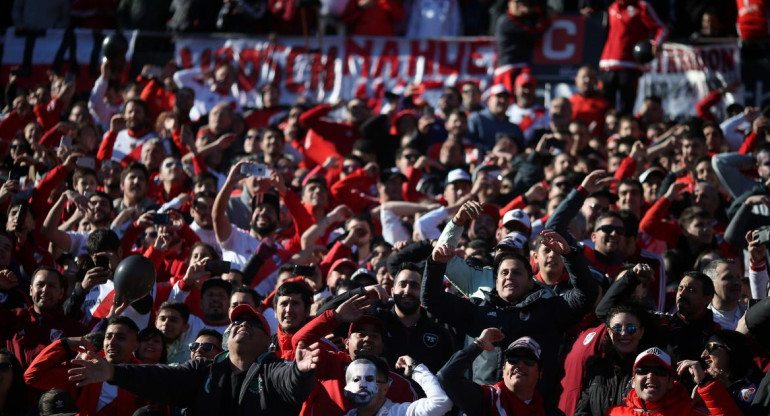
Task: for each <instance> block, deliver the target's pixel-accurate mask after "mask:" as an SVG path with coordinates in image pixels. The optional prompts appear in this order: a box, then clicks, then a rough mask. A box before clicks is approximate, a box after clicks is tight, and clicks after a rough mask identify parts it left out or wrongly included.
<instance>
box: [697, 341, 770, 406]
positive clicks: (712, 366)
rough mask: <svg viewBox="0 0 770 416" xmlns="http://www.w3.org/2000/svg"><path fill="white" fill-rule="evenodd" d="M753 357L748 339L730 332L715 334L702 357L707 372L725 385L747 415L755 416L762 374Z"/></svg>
mask: <svg viewBox="0 0 770 416" xmlns="http://www.w3.org/2000/svg"><path fill="white" fill-rule="evenodd" d="M753 356H754V354H753V352H752V351H751V349H750V348H749V344H748V341H747V340H746V336H745V335H743V334H741V333H739V332H736V331H729V330H721V331H717V332H715V333H714V334H713V335H712V336H711V337H710V338H709V340H708V343H707V344H706V348H704V350H703V354H701V359H702V360H703V363H704V366H705V367H706V368H705V369H704V370H705V372H706V373H708V374H711V376H712V377H714V378H715V379H717V380H719V381H721V382H722V384H724V385H725V387H726V388H727V391H728V392H729V393H730V396H732V398H733V400H734V401H735V403H736V404H737V405H738V407H740V408H741V410H742V411H743V414H745V415H752V414H755V413H752V412H751V409H750V407H751V403H752V402H753V400H754V396H755V394H756V392H757V390H759V383H760V381H761V375H762V374H761V372H760V371H759V368H757V366H756V364H754V361H753V360H752V357H753ZM755 410H756V409H755Z"/></svg>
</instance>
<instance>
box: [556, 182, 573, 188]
mask: <svg viewBox="0 0 770 416" xmlns="http://www.w3.org/2000/svg"><path fill="white" fill-rule="evenodd" d="M553 186H555V187H557V188H567V187H569V186H570V184H569V182H567V181H561V182H554V184H553Z"/></svg>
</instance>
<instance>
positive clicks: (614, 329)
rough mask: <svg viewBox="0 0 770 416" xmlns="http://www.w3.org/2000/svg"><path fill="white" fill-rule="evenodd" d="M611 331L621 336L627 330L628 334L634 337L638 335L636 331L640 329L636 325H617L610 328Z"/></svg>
mask: <svg viewBox="0 0 770 416" xmlns="http://www.w3.org/2000/svg"><path fill="white" fill-rule="evenodd" d="M610 330H612V332H613V333H614V334H615V335H621V334H622V333H623V331H624V330H625V332H626V334H628V335H634V334H635V333H636V331H638V330H639V328H638V327H637V326H636V325H634V324H628V325H626V326H625V327H624V326H623V325H620V324H617V325H613V326H612V327H611V328H610Z"/></svg>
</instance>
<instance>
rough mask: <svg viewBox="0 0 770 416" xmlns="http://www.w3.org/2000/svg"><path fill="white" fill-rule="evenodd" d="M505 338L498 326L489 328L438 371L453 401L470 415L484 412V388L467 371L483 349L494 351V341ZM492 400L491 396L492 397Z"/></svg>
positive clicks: (443, 386) (442, 385)
mask: <svg viewBox="0 0 770 416" xmlns="http://www.w3.org/2000/svg"><path fill="white" fill-rule="evenodd" d="M502 340H503V333H502V332H500V330H499V329H497V328H487V329H485V330H484V331H482V333H481V335H480V336H479V338H478V339H476V340H475V341H474V342H472V343H471V344H470V345H468V346H467V347H465V348H464V349H462V350H460V351H458V352H456V353H455V354H454V355H453V356H452V358H450V359H449V361H448V362H447V363H446V364H444V367H442V368H441V370H439V372H438V381H439V383H440V384H441V387H442V388H443V389H444V391H446V394H447V396H449V398H450V399H451V400H452V402H453V403H454V404H455V405H457V407H459V408H460V410H462V411H463V413H465V414H468V415H481V414H484V405H485V403H484V401H485V400H484V398H485V392H484V389H483V388H482V387H481V386H479V385H478V384H476V383H474V382H473V381H471V380H469V379H468V378H467V377H466V376H465V373H466V372H467V371H468V370H469V369H470V368H471V365H472V364H473V360H475V359H476V357H478V356H479V355H480V354H481V353H482V351H485V350H486V351H492V350H493V349H494V345H493V343H494V342H499V341H502ZM490 401H491V397H490Z"/></svg>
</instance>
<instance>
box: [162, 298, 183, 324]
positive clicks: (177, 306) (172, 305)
mask: <svg viewBox="0 0 770 416" xmlns="http://www.w3.org/2000/svg"><path fill="white" fill-rule="evenodd" d="M163 309H171V310H174V311H177V312H179V314H180V315H182V320H183V321H184V322H185V323H187V322H188V321H189V320H190V307H189V306H187V304H186V303H184V302H179V301H177V300H167V301H165V302H163V303H162V304H161V305H160V308H158V314H160V311H162V310H163Z"/></svg>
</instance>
